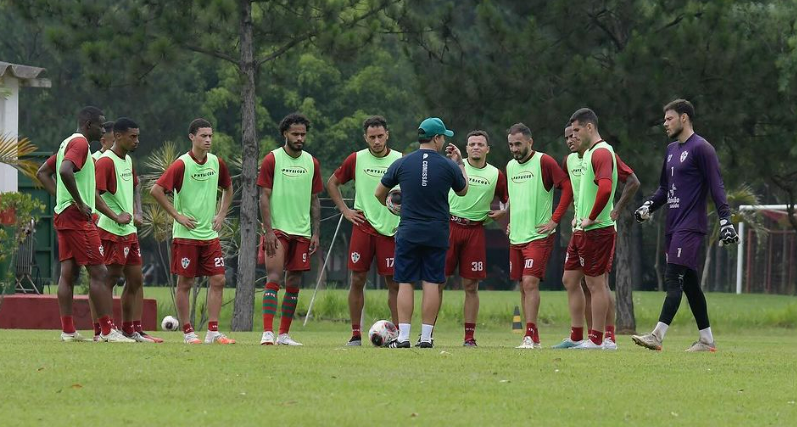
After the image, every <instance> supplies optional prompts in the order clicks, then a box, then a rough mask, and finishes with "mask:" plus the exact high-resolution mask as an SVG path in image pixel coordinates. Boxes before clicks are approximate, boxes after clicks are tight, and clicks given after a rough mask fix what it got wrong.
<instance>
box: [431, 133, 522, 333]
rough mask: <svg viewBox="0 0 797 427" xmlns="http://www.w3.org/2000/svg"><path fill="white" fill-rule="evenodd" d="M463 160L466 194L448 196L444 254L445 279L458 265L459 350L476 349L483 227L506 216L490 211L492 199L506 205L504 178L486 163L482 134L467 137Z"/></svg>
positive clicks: (484, 135) (486, 148)
mask: <svg viewBox="0 0 797 427" xmlns="http://www.w3.org/2000/svg"><path fill="white" fill-rule="evenodd" d="M465 149H466V151H467V153H468V158H467V159H465V173H466V174H467V176H468V194H466V195H464V196H458V195H457V194H456V193H455V192H454V190H451V191H449V193H448V205H449V209H450V212H451V220H450V224H449V228H450V231H449V237H448V253H447V254H446V276H452V275H454V271H455V270H456V268H457V265H459V276H460V277H462V287H463V288H464V290H465V304H464V305H465V307H464V315H465V325H464V326H465V339H464V342H463V346H465V347H476V339H475V338H474V333H475V331H476V317H477V316H478V314H479V281H480V280H484V279H485V278H486V277H487V250H486V248H487V243H486V241H485V237H484V223H485V222H486V221H498V220H500V219H501V218H503V217H504V215H506V210H503V209H499V210H492V209H491V207H490V205H491V204H492V201H493V199H494V198H498V200H499V201H500V202H501V203H504V204H505V203H507V201H508V200H509V193H508V192H507V186H506V175H504V173H503V172H501V171H500V170H498V168H496V167H495V166H493V165H491V164H489V163H487V154H488V153H489V152H490V136H489V135H488V134H487V132H485V131H483V130H474V131H472V132H471V133H469V134H468V137H467V146H466V148H465ZM442 299H443V286H440V301H441V302H442Z"/></svg>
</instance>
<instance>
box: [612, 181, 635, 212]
mask: <svg viewBox="0 0 797 427" xmlns="http://www.w3.org/2000/svg"><path fill="white" fill-rule="evenodd" d="M637 190H639V178H637V176H636V174H634V173H632V174H631V175H629V176H628V179H626V181H625V185H623V194H621V195H620V200H618V201H617V204H616V205H615V206H614V209H613V210H612V213H611V218H612V220H615V221H616V220H617V218H619V217H620V212H622V211H623V209H625V208H626V206H628V203H629V202H631V199H632V198H633V197H634V194H636V192H637Z"/></svg>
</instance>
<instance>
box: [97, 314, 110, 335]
mask: <svg viewBox="0 0 797 427" xmlns="http://www.w3.org/2000/svg"><path fill="white" fill-rule="evenodd" d="M97 321H98V322H100V332H101V333H102V334H103V335H108V334H110V333H111V329H113V320H111V316H108V315H107V314H106V315H105V316H102V317H100V318H99V319H97Z"/></svg>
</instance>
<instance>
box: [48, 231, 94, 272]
mask: <svg viewBox="0 0 797 427" xmlns="http://www.w3.org/2000/svg"><path fill="white" fill-rule="evenodd" d="M56 234H57V235H58V260H59V261H66V260H68V259H74V260H75V263H76V264H77V265H103V264H104V262H103V254H104V252H105V250H104V249H103V247H102V242H101V241H100V235H99V233H98V232H97V228H86V229H82V230H56Z"/></svg>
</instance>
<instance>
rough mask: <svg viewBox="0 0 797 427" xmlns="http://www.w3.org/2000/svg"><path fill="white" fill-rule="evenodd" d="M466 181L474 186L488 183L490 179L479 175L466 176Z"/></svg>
mask: <svg viewBox="0 0 797 427" xmlns="http://www.w3.org/2000/svg"><path fill="white" fill-rule="evenodd" d="M468 183H469V184H470V185H475V186H482V185H483V186H487V185H490V180H489V179H487V178H484V177H481V176H468Z"/></svg>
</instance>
